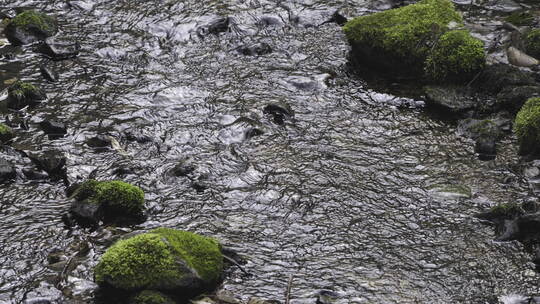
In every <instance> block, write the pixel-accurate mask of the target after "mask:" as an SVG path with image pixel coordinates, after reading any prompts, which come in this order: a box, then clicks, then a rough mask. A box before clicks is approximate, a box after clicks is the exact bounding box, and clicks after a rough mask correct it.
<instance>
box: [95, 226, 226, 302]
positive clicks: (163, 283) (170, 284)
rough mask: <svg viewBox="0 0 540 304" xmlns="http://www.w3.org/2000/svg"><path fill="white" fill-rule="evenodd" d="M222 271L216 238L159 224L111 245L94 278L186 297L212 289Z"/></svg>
mask: <svg viewBox="0 0 540 304" xmlns="http://www.w3.org/2000/svg"><path fill="white" fill-rule="evenodd" d="M222 271H223V256H222V254H221V251H220V245H219V243H218V242H217V241H215V240H214V239H211V238H208V237H204V236H201V235H198V234H195V233H191V232H187V231H181V230H175V229H168V228H158V229H154V230H151V231H150V232H148V233H145V234H140V235H137V236H134V237H131V238H129V239H126V240H121V241H118V242H117V243H115V244H114V245H113V246H111V247H110V248H109V249H108V250H107V251H106V252H105V254H103V256H102V257H101V260H100V262H99V264H98V265H97V266H96V268H95V281H96V283H98V284H99V285H100V286H101V287H104V288H112V289H117V290H122V291H128V292H133V291H138V290H144V289H150V290H159V291H160V292H163V293H165V294H167V295H172V296H179V297H186V298H188V297H193V296H196V295H198V294H200V293H202V292H204V291H210V290H212V289H214V288H215V287H216V286H217V284H218V283H219V281H220V279H221V274H222Z"/></svg>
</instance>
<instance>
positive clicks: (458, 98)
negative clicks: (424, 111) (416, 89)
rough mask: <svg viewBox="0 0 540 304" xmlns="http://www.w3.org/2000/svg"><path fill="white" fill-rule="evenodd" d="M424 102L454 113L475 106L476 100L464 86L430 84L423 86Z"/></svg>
mask: <svg viewBox="0 0 540 304" xmlns="http://www.w3.org/2000/svg"><path fill="white" fill-rule="evenodd" d="M424 93H425V94H426V102H427V103H428V104H430V105H432V106H436V107H439V108H442V109H445V110H449V111H451V112H454V113H458V112H463V111H467V110H470V109H473V108H474V107H476V103H477V101H476V100H475V98H474V97H473V96H472V94H470V92H468V91H467V90H466V89H465V88H463V87H460V86H452V85H445V86H443V85H430V86H425V87H424Z"/></svg>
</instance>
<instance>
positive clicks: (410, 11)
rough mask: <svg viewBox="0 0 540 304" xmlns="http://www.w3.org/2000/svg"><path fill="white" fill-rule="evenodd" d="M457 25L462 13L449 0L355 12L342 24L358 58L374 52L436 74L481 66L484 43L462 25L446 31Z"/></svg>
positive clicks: (388, 61) (383, 60)
mask: <svg viewBox="0 0 540 304" xmlns="http://www.w3.org/2000/svg"><path fill="white" fill-rule="evenodd" d="M458 27H463V19H462V17H461V15H460V14H459V13H458V12H457V11H456V10H455V9H454V5H453V4H452V2H451V1H449V0H422V1H419V2H418V3H416V4H411V5H408V6H404V7H400V8H396V9H391V10H387V11H383V12H380V13H375V14H372V15H368V16H362V17H358V18H355V19H353V20H351V21H349V22H347V24H345V26H344V27H343V30H344V32H345V34H346V36H347V38H348V40H349V41H350V42H351V44H352V45H353V53H357V54H356V57H360V58H359V60H362V59H363V58H362V57H365V58H364V61H372V60H374V58H376V57H377V63H378V64H379V65H380V66H384V65H389V66H390V69H392V70H395V67H396V65H399V66H408V69H405V70H406V71H405V72H407V73H416V72H418V73H420V74H422V73H424V72H426V74H427V76H428V77H430V78H435V79H436V80H439V79H443V78H445V77H451V76H453V75H456V74H462V73H464V74H467V76H468V74H470V73H472V72H473V71H476V70H478V69H479V68H481V67H482V66H483V62H484V53H483V46H482V43H481V42H480V41H479V40H477V39H474V38H472V37H471V36H470V35H469V33H468V32H467V31H465V30H460V31H451V32H448V31H450V30H452V29H454V28H458ZM447 32H448V33H447ZM428 58H429V61H428ZM464 78H465V77H463V76H462V77H460V80H465V79H464Z"/></svg>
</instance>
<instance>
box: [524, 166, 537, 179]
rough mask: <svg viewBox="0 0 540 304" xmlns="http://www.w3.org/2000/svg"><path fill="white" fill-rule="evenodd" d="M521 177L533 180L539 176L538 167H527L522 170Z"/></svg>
mask: <svg viewBox="0 0 540 304" xmlns="http://www.w3.org/2000/svg"><path fill="white" fill-rule="evenodd" d="M523 175H525V177H527V178H533V177H537V176H538V175H540V169H539V168H538V167H529V168H525V169H524V170H523Z"/></svg>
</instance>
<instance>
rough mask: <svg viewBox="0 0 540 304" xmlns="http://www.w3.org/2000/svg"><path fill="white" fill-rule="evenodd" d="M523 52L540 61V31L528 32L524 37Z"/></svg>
mask: <svg viewBox="0 0 540 304" xmlns="http://www.w3.org/2000/svg"><path fill="white" fill-rule="evenodd" d="M524 43H525V52H526V53H527V54H529V55H531V56H533V57H535V58H536V59H540V29H534V30H531V31H529V32H528V33H527V34H526V35H525V41H524Z"/></svg>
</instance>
